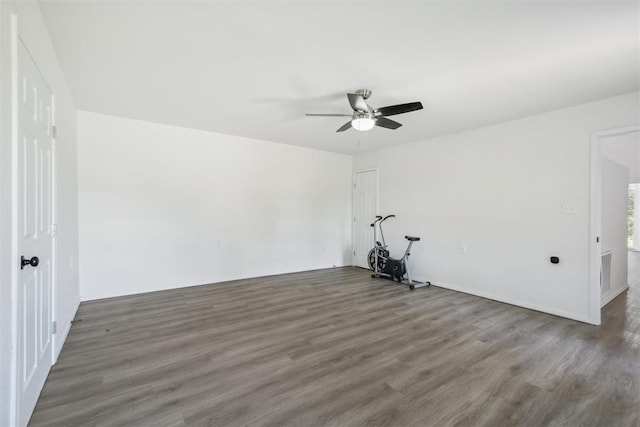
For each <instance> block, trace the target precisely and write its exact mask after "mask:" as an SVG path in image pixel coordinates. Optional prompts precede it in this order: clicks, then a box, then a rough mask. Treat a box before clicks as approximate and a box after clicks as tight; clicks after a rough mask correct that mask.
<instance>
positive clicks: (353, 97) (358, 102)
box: [347, 93, 371, 113]
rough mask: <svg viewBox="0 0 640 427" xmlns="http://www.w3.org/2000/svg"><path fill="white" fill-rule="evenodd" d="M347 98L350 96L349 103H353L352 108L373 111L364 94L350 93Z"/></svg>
mask: <svg viewBox="0 0 640 427" xmlns="http://www.w3.org/2000/svg"><path fill="white" fill-rule="evenodd" d="M347 98H349V104H351V108H353V110H354V111H366V112H369V113H370V112H371V107H369V106H368V105H367V103H366V101H365V100H364V98H363V97H362V95H358V94H355V93H348V94H347Z"/></svg>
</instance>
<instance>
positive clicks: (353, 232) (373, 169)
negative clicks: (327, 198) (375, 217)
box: [349, 166, 380, 267]
mask: <svg viewBox="0 0 640 427" xmlns="http://www.w3.org/2000/svg"><path fill="white" fill-rule="evenodd" d="M362 172H375V173H376V179H375V185H376V188H375V196H376V207H375V208H376V212H378V211H379V210H380V194H379V193H380V192H379V188H380V187H379V179H380V178H379V177H380V173H379V171H378V167H377V166H373V167H368V168H362V169H354V170H353V173H352V176H351V218H350V220H349V222H350V223H351V251H350V253H351V266H352V267H355V266H356V263H355V259H356V255H355V253H354V252H355V248H356V227H355V225H354V224H355V217H354V216H353V215H354V212H355V205H356V203H355V191H354V190H355V188H356V174H359V173H362Z"/></svg>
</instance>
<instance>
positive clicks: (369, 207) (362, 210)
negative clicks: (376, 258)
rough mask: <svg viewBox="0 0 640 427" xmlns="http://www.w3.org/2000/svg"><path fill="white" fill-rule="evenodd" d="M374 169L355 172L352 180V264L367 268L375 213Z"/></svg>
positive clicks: (376, 192) (376, 197)
mask: <svg viewBox="0 0 640 427" xmlns="http://www.w3.org/2000/svg"><path fill="white" fill-rule="evenodd" d="M376 184H377V180H376V171H375V170H369V171H362V172H356V173H355V176H354V182H353V230H354V231H353V245H354V248H353V264H354V265H356V266H358V267H363V268H369V263H368V261H367V255H368V253H369V251H370V250H371V248H373V243H374V242H373V228H372V227H371V223H372V222H373V221H374V219H375V217H376V215H377V212H376V210H377V208H378V196H377V195H378V190H377V185H376Z"/></svg>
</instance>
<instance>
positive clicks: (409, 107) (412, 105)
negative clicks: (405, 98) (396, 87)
mask: <svg viewBox="0 0 640 427" xmlns="http://www.w3.org/2000/svg"><path fill="white" fill-rule="evenodd" d="M416 110H422V103H421V102H409V103H407V104H398V105H390V106H388V107H382V108H378V109H376V110H373V111H374V113H380V114H382V115H383V116H394V115H396V114H402V113H408V112H410V111H416Z"/></svg>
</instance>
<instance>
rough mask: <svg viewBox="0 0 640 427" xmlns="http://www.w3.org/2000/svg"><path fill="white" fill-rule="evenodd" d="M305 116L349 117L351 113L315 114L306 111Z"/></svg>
mask: <svg viewBox="0 0 640 427" xmlns="http://www.w3.org/2000/svg"><path fill="white" fill-rule="evenodd" d="M305 116H313V117H351V116H352V114H315V113H306V114H305Z"/></svg>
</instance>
